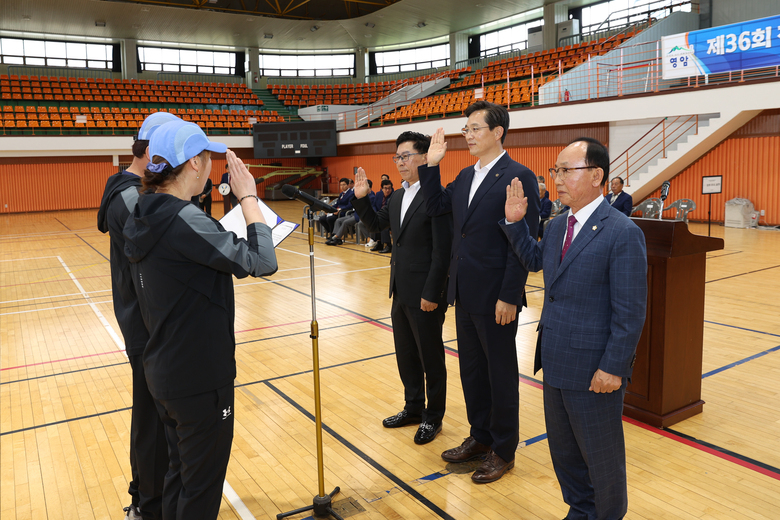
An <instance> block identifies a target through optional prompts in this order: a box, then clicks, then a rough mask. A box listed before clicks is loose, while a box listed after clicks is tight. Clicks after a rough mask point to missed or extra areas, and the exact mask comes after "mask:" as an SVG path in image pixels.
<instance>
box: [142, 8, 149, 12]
mask: <svg viewBox="0 0 780 520" xmlns="http://www.w3.org/2000/svg"><path fill="white" fill-rule="evenodd" d="M141 12H142V13H148V12H149V8H148V7H142V8H141Z"/></svg>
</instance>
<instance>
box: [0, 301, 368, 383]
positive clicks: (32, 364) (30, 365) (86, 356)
mask: <svg viewBox="0 0 780 520" xmlns="http://www.w3.org/2000/svg"><path fill="white" fill-rule="evenodd" d="M341 316H354V315H353V314H336V315H334V316H326V317H324V318H322V319H323V320H328V319H331V318H338V317H341ZM355 317H356V318H357V317H358V316H355ZM308 321H310V320H304V321H293V322H290V323H280V324H278V325H268V326H267V327H258V328H256V329H247V330H239V331H236V334H241V333H243V332H251V331H253V330H261V329H271V328H274V327H284V326H285V325H295V324H298V323H307V322H308ZM116 352H122V351H121V350H112V351H110V352H101V353H100V354H87V355H85V356H76V357H70V358H63V359H53V360H51V361H41V362H40V363H30V364H29V365H19V366H16V367H6V368H0V372H1V371H4V370H14V369H17V368H27V367H34V366H36V365H47V364H51V363H59V362H61V361H72V360H74V359H82V358H88V357H94V356H104V355H106V354H114V353H116Z"/></svg>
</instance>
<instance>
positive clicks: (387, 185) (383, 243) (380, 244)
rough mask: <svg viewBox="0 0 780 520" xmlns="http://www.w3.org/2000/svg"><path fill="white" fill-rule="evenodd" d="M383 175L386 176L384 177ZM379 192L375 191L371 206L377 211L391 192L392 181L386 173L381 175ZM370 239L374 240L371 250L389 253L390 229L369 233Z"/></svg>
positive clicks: (383, 205) (388, 198) (390, 242)
mask: <svg viewBox="0 0 780 520" xmlns="http://www.w3.org/2000/svg"><path fill="white" fill-rule="evenodd" d="M384 177H388V178H387V179H384ZM382 178H383V180H382V184H381V187H382V189H381V193H380V192H377V194H376V198H375V199H374V203H373V205H372V206H373V208H374V211H375V212H379V210H380V209H382V208H384V207H385V206H386V205H387V201H388V200H390V195H392V194H393V191H395V190H394V189H393V182H392V181H391V180H390V179H389V176H388V175H387V174H384V175H382ZM370 236H371V240H373V241H374V245H373V246H371V249H370V250H371V251H378V252H380V253H389V252H390V251H391V247H392V239H391V238H390V229H389V228H388V229H385V230H383V231H382V232H381V233H371V235H370Z"/></svg>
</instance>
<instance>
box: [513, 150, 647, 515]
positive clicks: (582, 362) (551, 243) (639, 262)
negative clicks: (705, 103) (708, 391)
mask: <svg viewBox="0 0 780 520" xmlns="http://www.w3.org/2000/svg"><path fill="white" fill-rule="evenodd" d="M550 173H551V174H552V176H553V178H554V179H555V186H556V188H557V190H558V195H559V196H560V199H561V202H562V203H563V204H566V205H567V206H569V208H570V209H569V211H568V212H566V213H563V214H561V215H560V216H558V217H557V218H555V219H553V220H552V221H551V222H550V224H549V226H547V231H546V233H545V234H544V238H543V239H542V241H541V242H538V243H537V241H536V238H535V235H534V234H533V233H532V232H529V230H528V226H527V225H526V223H525V221H523V220H521V219H523V217H524V216H526V205H527V203H526V200H525V199H524V195H523V192H524V188H523V186H521V185H520V183H519V182H517V181H512V184H511V186H509V187H508V188H507V190H506V207H505V214H506V221H505V222H504V223H502V224H501V225H502V227H503V229H504V232H505V233H506V235H507V237H508V238H509V240H510V242H511V243H512V247H513V248H514V250H515V252H516V253H517V256H518V257H519V258H520V261H521V262H522V263H523V265H524V266H525V267H526V268H527V269H528V270H529V271H534V272H535V271H539V270H540V269H543V270H544V287H545V289H544V291H545V294H544V308H543V309H542V317H541V319H540V320H539V327H538V331H539V336H538V339H537V344H536V362H535V366H534V371H537V370H539V368H544V416H545V423H546V426H547V436H548V442H549V446H550V455H551V457H552V462H553V467H554V468H555V474H556V476H557V477H558V482H559V483H560V485H561V491H562V494H563V500H564V502H566V504H567V505H568V506H569V511H568V514H567V516H566V519H567V520H618V519H621V518H623V517H624V516H625V514H626V511H627V510H628V492H627V485H626V454H625V441H624V437H623V422H622V419H621V415H622V412H623V397H624V395H625V392H626V383H627V380H628V378H630V377H631V371H632V369H633V366H634V360H635V355H634V354H635V352H636V345H637V342H638V341H639V336H640V335H641V333H642V327H643V326H644V322H645V308H646V305H647V253H646V249H645V237H644V235H643V233H642V231H641V230H640V229H639V228H638V227H637V226H636V224H634V223H633V222H632V221H631V220H630V219H629V218H627V217H626V216H625V215H622V214H621V213H619V212H617V211H613V209H612V208H611V207H610V205H609V203H608V202H607V201H606V200H605V199H604V197H603V196H602V195H601V194H602V192H603V191H602V190H603V188H604V184H605V182H606V181H605V179H606V178H607V175H608V174H609V154H608V152H607V149H606V147H604V145H602V144H601V143H599V142H598V141H596V140H595V139H591V138H580V139H577V140H575V141H574V142H572V143H571V144H570V145H569V146H567V147H566V148H565V149H564V150H563V151H562V152H561V153H560V154H559V155H558V161H557V162H556V164H555V168H550ZM564 217H566V218H564Z"/></svg>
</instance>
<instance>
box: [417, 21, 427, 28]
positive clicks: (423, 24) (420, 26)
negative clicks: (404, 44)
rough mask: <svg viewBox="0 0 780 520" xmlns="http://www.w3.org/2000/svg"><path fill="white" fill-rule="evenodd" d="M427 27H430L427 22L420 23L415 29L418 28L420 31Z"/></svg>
mask: <svg viewBox="0 0 780 520" xmlns="http://www.w3.org/2000/svg"><path fill="white" fill-rule="evenodd" d="M426 25H428V24H427V23H425V22H420V23H418V24H417V25H415V27H417V28H418V29H422V28H423V27H425V26H426Z"/></svg>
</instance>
